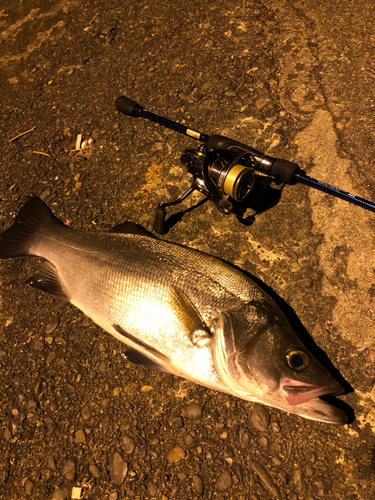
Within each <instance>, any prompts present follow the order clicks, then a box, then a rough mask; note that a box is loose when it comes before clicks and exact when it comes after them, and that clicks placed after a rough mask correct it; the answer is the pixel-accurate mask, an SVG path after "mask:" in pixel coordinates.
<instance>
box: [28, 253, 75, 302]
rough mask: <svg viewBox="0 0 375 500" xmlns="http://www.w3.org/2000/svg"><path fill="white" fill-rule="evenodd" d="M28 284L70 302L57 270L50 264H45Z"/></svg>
mask: <svg viewBox="0 0 375 500" xmlns="http://www.w3.org/2000/svg"><path fill="white" fill-rule="evenodd" d="M26 284H27V285H30V286H33V287H34V288H37V289H38V290H42V291H43V292H46V293H49V294H50V295H54V296H55V297H58V298H59V299H63V300H67V301H68V302H69V298H68V297H67V295H66V293H65V291H64V289H63V287H62V285H61V283H60V280H59V277H58V274H57V269H56V267H55V266H53V265H52V264H51V263H50V262H46V263H45V264H43V267H42V268H41V269H40V270H39V271H38V272H37V273H36V274H34V276H31V277H30V278H28V279H27V280H26Z"/></svg>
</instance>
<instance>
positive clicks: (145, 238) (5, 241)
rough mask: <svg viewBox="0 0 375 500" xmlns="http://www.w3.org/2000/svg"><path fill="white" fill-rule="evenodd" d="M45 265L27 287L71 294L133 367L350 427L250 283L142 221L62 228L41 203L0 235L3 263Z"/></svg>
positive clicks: (323, 374) (334, 388) (325, 379)
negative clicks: (86, 229)
mask: <svg viewBox="0 0 375 500" xmlns="http://www.w3.org/2000/svg"><path fill="white" fill-rule="evenodd" d="M22 255H35V256H39V257H43V258H44V259H46V261H47V263H46V264H45V265H44V266H43V267H42V269H41V270H40V271H39V272H38V273H37V274H36V275H34V276H32V277H31V278H29V280H28V281H27V282H28V284H30V285H32V286H34V287H36V288H38V289H40V290H43V291H45V292H48V293H51V294H52V295H55V296H58V297H62V298H65V299H66V300H68V301H70V302H71V303H72V304H73V305H75V306H76V307H78V308H79V309H80V310H81V311H83V313H84V314H86V315H87V316H89V317H90V318H91V319H92V320H93V321H94V322H95V323H97V324H98V325H99V326H100V327H102V328H103V329H104V330H106V331H107V332H109V333H110V334H111V335H113V336H114V337H116V338H117V339H118V340H120V341H121V342H123V343H124V344H125V345H126V347H125V349H126V357H127V358H128V359H129V361H131V362H133V363H136V364H139V365H141V366H146V367H149V368H151V369H155V370H159V371H165V372H169V373H172V374H174V375H178V376H181V377H184V378H186V379H189V380H191V381H193V382H196V383H199V384H201V385H204V386H207V387H210V388H212V389H215V390H219V391H222V392H227V393H229V394H232V395H234V396H237V397H240V398H242V399H246V400H250V401H258V402H261V403H264V404H267V405H271V406H274V407H276V408H280V409H282V410H285V411H288V412H291V413H296V414H298V415H301V416H303V417H305V418H309V419H313V420H321V421H324V422H328V423H336V424H339V423H340V424H341V423H345V422H346V416H345V414H344V413H343V412H342V411H341V410H339V409H338V408H336V407H335V406H333V405H331V404H329V403H328V402H326V401H323V400H321V399H319V396H326V395H338V394H341V393H342V391H343V389H342V387H341V386H340V385H339V384H338V383H337V382H336V381H335V380H334V379H333V378H332V376H331V375H330V374H329V373H328V372H327V370H326V369H325V368H324V367H323V366H322V365H321V364H320V363H319V362H318V360H316V359H315V358H314V357H313V356H312V354H311V353H310V352H308V350H307V349H306V348H305V347H304V346H303V344H302V342H301V341H300V339H299V337H298V336H297V335H296V333H295V332H294V331H293V330H292V328H291V326H290V325H289V323H288V322H287V320H286V318H285V316H284V315H283V313H282V311H281V310H280V309H279V308H278V306H277V305H276V304H275V303H274V302H273V301H272V299H271V298H270V297H269V296H268V295H267V294H266V293H265V292H264V291H263V290H262V289H261V287H260V286H258V285H257V284H256V283H254V282H253V281H252V280H251V279H250V278H249V277H247V276H246V275H245V274H243V273H242V272H241V271H239V270H238V269H237V268H235V267H233V266H232V265H230V264H228V263H226V262H224V261H222V260H220V259H217V258H215V257H212V256H210V255H208V254H205V253H202V252H199V251H198V250H194V249H190V248H188V247H185V246H182V245H178V244H173V243H170V242H167V241H162V240H160V239H158V238H155V237H154V236H153V235H152V234H150V233H148V232H147V231H146V230H145V229H144V228H142V227H141V226H138V225H136V224H132V223H128V224H123V225H120V226H117V227H116V228H115V232H113V233H102V234H86V233H82V232H79V231H76V230H74V229H71V228H68V227H65V226H64V225H63V224H61V223H60V221H58V219H56V218H55V217H54V215H53V214H52V212H51V211H50V210H49V208H48V207H47V206H46V205H45V204H44V202H42V201H41V200H40V199H39V198H36V197H33V198H31V199H30V200H29V201H28V202H27V203H26V205H24V207H23V208H22V209H21V211H20V213H19V215H18V216H17V218H16V223H15V224H14V225H13V226H12V227H11V228H9V229H8V230H6V231H5V232H4V233H2V234H1V235H0V258H11V257H16V256H22Z"/></svg>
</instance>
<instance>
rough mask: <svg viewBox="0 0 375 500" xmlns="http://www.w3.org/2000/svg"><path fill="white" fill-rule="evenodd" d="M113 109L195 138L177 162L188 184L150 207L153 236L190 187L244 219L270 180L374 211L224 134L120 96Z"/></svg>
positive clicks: (160, 231) (369, 204) (361, 201)
mask: <svg viewBox="0 0 375 500" xmlns="http://www.w3.org/2000/svg"><path fill="white" fill-rule="evenodd" d="M116 108H117V110H118V111H121V112H122V113H124V114H125V115H128V116H132V117H135V118H138V117H140V116H141V117H142V118H146V119H148V120H151V121H153V122H156V123H159V124H160V125H163V126H164V127H167V128H170V129H172V130H174V131H176V132H179V133H181V134H184V135H187V136H188V137H191V138H193V139H196V140H198V141H200V142H201V144H200V145H199V146H198V147H197V148H196V149H186V150H185V151H184V152H183V154H182V156H181V162H182V163H183V164H184V165H185V166H186V168H187V170H188V172H189V173H190V174H192V176H193V182H192V185H191V186H190V188H189V189H188V190H187V191H186V192H185V193H184V194H183V195H182V196H180V197H179V198H178V199H177V200H174V201H170V202H166V203H159V205H158V207H157V209H156V215H155V220H154V231H155V232H157V233H158V234H165V233H166V224H165V219H166V207H170V206H172V205H177V204H179V203H181V202H182V201H184V200H185V199H186V198H187V197H188V196H189V195H190V194H191V193H192V192H193V191H195V190H197V191H199V192H200V193H202V194H203V195H204V196H206V198H208V199H209V200H211V201H213V202H214V203H215V205H216V207H217V208H218V209H219V210H220V212H222V213H224V214H234V215H236V216H237V217H239V218H240V219H242V220H245V221H246V220H247V219H246V218H245V219H244V218H243V217H242V215H243V213H244V212H245V209H246V207H247V206H249V203H250V200H251V199H253V198H254V196H256V191H259V190H258V188H259V187H260V189H261V190H263V191H264V190H265V188H267V187H268V186H269V185H270V184H271V182H276V184H278V185H280V184H296V183H298V182H300V183H302V184H305V185H307V186H309V187H312V188H314V189H318V190H320V191H323V192H325V193H328V194H330V195H332V196H335V197H336V198H341V199H343V200H346V201H348V202H350V203H352V204H354V205H358V206H360V207H362V208H364V209H366V210H370V211H371V212H375V204H374V203H372V202H370V201H368V200H365V199H363V198H360V197H358V196H354V195H352V194H349V193H347V192H345V191H341V190H340V189H337V188H335V187H332V186H329V185H328V184H323V183H322V182H319V181H317V180H316V179H313V178H311V177H309V176H307V175H306V173H305V172H304V171H303V170H301V168H300V167H299V166H298V165H297V164H296V163H293V162H290V161H288V160H282V159H279V158H273V157H272V156H269V155H266V154H263V153H261V152H259V151H257V150H256V149H254V148H252V147H251V146H247V145H246V144H242V143H241V142H238V141H235V140H233V139H230V138H229V137H225V136H222V135H211V136H209V135H207V134H203V133H201V132H197V131H195V130H192V129H190V128H188V127H185V126H184V125H182V124H180V123H176V122H173V121H171V120H169V119H167V118H163V117H162V116H159V115H156V114H154V113H151V112H150V111H147V110H145V109H144V108H143V107H142V106H140V105H139V104H137V103H136V102H135V101H133V100H131V99H129V98H127V97H125V96H119V97H118V98H117V99H116ZM271 206H272V205H271Z"/></svg>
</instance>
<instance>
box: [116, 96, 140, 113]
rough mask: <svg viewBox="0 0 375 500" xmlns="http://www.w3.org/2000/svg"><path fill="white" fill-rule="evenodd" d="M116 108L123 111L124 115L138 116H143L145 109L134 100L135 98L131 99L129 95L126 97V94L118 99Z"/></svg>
mask: <svg viewBox="0 0 375 500" xmlns="http://www.w3.org/2000/svg"><path fill="white" fill-rule="evenodd" d="M116 109H117V111H121V113H124V115H127V116H134V117H135V118H138V117H139V116H141V111H142V109H144V108H143V107H142V106H141V105H140V104H138V103H136V102H135V101H133V99H129V97H125V96H124V95H120V96H119V97H118V98H117V99H116Z"/></svg>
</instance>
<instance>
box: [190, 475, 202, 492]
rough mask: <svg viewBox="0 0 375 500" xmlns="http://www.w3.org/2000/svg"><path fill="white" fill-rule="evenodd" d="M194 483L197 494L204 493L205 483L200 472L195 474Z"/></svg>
mask: <svg viewBox="0 0 375 500" xmlns="http://www.w3.org/2000/svg"><path fill="white" fill-rule="evenodd" d="M192 483H193V488H194V491H195V493H196V494H197V495H202V494H203V492H204V483H203V480H202V478H201V477H200V476H198V474H194V475H193V477H192Z"/></svg>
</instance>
